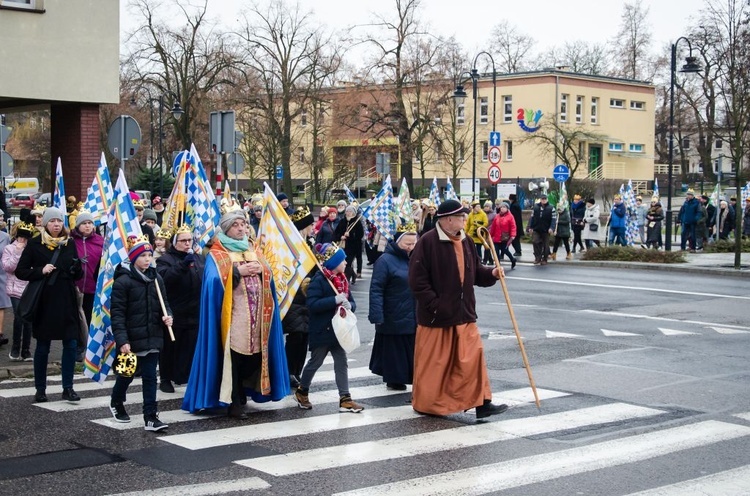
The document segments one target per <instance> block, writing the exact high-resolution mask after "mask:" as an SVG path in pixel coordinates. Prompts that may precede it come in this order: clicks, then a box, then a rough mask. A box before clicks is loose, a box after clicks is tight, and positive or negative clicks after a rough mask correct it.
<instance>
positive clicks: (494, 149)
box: [487, 146, 501, 165]
mask: <svg viewBox="0 0 750 496" xmlns="http://www.w3.org/2000/svg"><path fill="white" fill-rule="evenodd" d="M487 156H488V158H489V159H490V163H491V164H492V165H497V164H499V163H500V158H501V154H500V147H499V146H491V147H490V151H489V152H488V154H487Z"/></svg>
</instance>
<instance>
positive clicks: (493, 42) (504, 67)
mask: <svg viewBox="0 0 750 496" xmlns="http://www.w3.org/2000/svg"><path fill="white" fill-rule="evenodd" d="M535 43H536V41H535V40H534V38H533V37H531V36H530V35H527V34H526V33H523V32H522V31H521V30H520V29H518V27H517V26H516V25H515V24H512V23H511V22H510V21H508V20H503V21H500V23H498V24H497V25H495V27H494V28H492V33H491V38H490V51H491V52H492V53H493V54H496V55H497V57H498V62H499V64H498V65H499V66H498V67H497V70H498V71H499V72H501V73H502V72H507V73H514V72H519V71H523V70H526V69H528V68H529V60H528V58H529V56H530V54H531V50H532V48H534V44H535Z"/></svg>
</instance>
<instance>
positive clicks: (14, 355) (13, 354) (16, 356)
mask: <svg viewBox="0 0 750 496" xmlns="http://www.w3.org/2000/svg"><path fill="white" fill-rule="evenodd" d="M8 358H10V361H11V362H22V361H23V358H21V352H20V351H18V350H10V353H8Z"/></svg>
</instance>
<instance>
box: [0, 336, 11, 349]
mask: <svg viewBox="0 0 750 496" xmlns="http://www.w3.org/2000/svg"><path fill="white" fill-rule="evenodd" d="M9 341H10V340H9V339H8V338H6V337H5V336H3V335H2V334H0V346H2V345H4V344H8V342H9Z"/></svg>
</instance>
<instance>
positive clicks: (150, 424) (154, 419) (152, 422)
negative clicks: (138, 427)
mask: <svg viewBox="0 0 750 496" xmlns="http://www.w3.org/2000/svg"><path fill="white" fill-rule="evenodd" d="M145 421H146V427H144V429H146V430H147V431H150V432H159V431H161V430H164V429H168V428H169V425H168V424H165V423H164V422H162V421H161V420H159V415H157V414H154V415H149V416H147V417H146V418H145Z"/></svg>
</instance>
